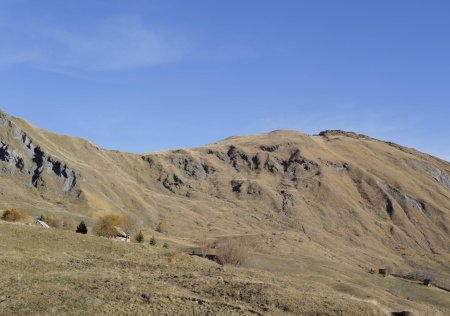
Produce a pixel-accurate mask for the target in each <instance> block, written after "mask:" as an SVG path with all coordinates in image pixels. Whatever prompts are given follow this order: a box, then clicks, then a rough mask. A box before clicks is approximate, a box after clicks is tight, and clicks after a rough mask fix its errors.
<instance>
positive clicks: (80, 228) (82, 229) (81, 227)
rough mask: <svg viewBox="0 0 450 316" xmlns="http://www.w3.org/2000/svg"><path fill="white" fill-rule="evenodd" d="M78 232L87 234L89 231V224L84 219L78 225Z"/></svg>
mask: <svg viewBox="0 0 450 316" xmlns="http://www.w3.org/2000/svg"><path fill="white" fill-rule="evenodd" d="M76 232H77V233H78V234H84V235H86V234H87V233H88V229H87V226H86V224H85V223H84V221H81V222H80V224H79V225H78V226H77V230H76Z"/></svg>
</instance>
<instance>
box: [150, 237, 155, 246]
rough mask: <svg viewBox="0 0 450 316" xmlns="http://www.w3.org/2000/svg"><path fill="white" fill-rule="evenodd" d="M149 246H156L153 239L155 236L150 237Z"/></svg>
mask: <svg viewBox="0 0 450 316" xmlns="http://www.w3.org/2000/svg"><path fill="white" fill-rule="evenodd" d="M150 245H151V246H156V238H155V236H152V238H151V239H150Z"/></svg>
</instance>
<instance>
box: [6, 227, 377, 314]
mask: <svg viewBox="0 0 450 316" xmlns="http://www.w3.org/2000/svg"><path fill="white" fill-rule="evenodd" d="M0 249H1V250H2V251H1V253H0V267H1V274H0V314H1V315H18V314H20V315H44V314H53V315H61V314H69V315H90V314H97V315H98V314H100V315H117V314H122V315H123V314H127V315H208V314H209V315H211V314H219V315H237V314H239V315H253V314H254V315H265V314H270V315H286V314H293V315H356V314H357V315H384V313H383V312H382V311H381V309H380V308H379V307H377V306H376V305H374V304H372V303H370V302H364V301H359V300H355V299H350V296H346V295H340V294H339V295H337V294H336V292H334V291H333V290H331V289H327V288H326V287H323V286H321V285H320V284H315V283H314V282H307V283H305V284H300V283H299V282H293V283H290V282H288V281H287V280H283V279H282V278H281V277H277V276H276V275H274V274H270V273H267V272H260V271H255V270H251V269H245V268H233V267H222V266H220V265H218V264H215V263H213V262H210V261H207V260H204V259H201V258H194V257H188V256H186V255H183V254H180V253H176V252H171V251H170V249H169V250H164V249H162V248H161V247H160V246H157V247H151V246H150V245H146V244H145V245H143V244H134V243H132V244H125V243H122V242H118V241H112V240H108V239H105V238H100V237H95V236H90V235H79V234H74V233H72V232H68V231H61V230H54V229H49V230H45V229H41V228H39V227H35V226H28V225H23V224H12V223H5V222H0Z"/></svg>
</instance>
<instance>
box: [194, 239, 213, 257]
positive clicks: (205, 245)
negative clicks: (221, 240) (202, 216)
mask: <svg viewBox="0 0 450 316" xmlns="http://www.w3.org/2000/svg"><path fill="white" fill-rule="evenodd" d="M197 244H198V245H199V247H200V249H201V252H202V256H203V257H205V256H206V252H207V251H208V249H209V248H210V247H211V246H212V242H211V240H209V239H208V236H207V234H206V233H202V235H201V236H200V238H199V239H198V241H197Z"/></svg>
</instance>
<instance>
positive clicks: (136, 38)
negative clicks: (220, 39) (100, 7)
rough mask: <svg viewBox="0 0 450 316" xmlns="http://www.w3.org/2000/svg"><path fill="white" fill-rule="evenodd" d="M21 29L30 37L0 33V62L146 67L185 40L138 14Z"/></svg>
mask: <svg viewBox="0 0 450 316" xmlns="http://www.w3.org/2000/svg"><path fill="white" fill-rule="evenodd" d="M2 31H3V32H2ZM0 32H1V33H5V30H0ZM22 32H24V33H27V34H28V37H29V38H31V37H32V38H33V39H32V40H26V41H23V42H20V41H18V40H17V39H14V40H13V39H11V36H9V37H6V40H4V42H3V47H4V49H3V50H0V66H8V65H16V64H28V65H31V66H34V67H37V68H46V69H50V70H56V71H99V70H123V69H132V68H139V67H152V66H157V65H161V64H165V63H172V62H177V61H180V60H181V59H183V58H184V56H185V55H186V53H187V51H188V50H189V46H190V45H189V40H188V39H187V38H186V37H185V36H183V35H180V34H178V33H176V32H172V31H168V30H167V29H164V28H162V27H158V26H148V25H146V24H145V23H144V21H143V20H142V19H141V18H139V17H138V16H123V17H116V18H112V19H107V20H103V21H98V22H96V23H94V24H92V25H89V27H85V28H83V29H82V28H80V27H78V28H77V29H67V28H64V27H56V26H45V27H37V28H36V30H31V29H26V30H22ZM30 35H32V36H30Z"/></svg>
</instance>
